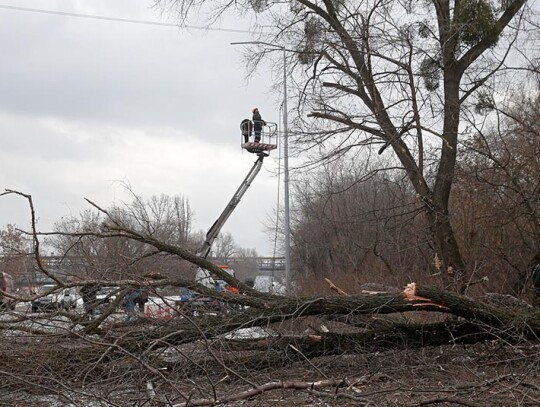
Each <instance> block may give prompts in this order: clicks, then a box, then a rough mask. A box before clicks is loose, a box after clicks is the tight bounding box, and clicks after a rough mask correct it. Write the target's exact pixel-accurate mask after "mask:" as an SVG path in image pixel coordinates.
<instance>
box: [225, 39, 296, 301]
mask: <svg viewBox="0 0 540 407" xmlns="http://www.w3.org/2000/svg"><path fill="white" fill-rule="evenodd" d="M246 44H260V45H265V46H268V47H272V48H274V49H280V50H282V51H283V167H284V168H283V173H284V174H283V178H284V189H285V194H284V195H285V197H284V199H285V205H284V206H285V289H286V291H287V294H289V293H290V292H291V221H290V215H289V133H288V117H287V114H288V110H287V54H286V51H287V50H286V49H285V47H283V46H281V45H276V44H271V43H269V42H263V41H244V42H231V45H246Z"/></svg>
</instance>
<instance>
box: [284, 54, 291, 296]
mask: <svg viewBox="0 0 540 407" xmlns="http://www.w3.org/2000/svg"><path fill="white" fill-rule="evenodd" d="M282 49H283V167H284V188H285V193H284V195H285V197H284V198H285V290H286V292H287V294H290V292H291V219H290V215H289V133H288V126H287V125H288V121H287V113H288V111H287V54H286V50H285V47H282Z"/></svg>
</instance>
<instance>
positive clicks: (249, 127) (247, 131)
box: [240, 119, 253, 143]
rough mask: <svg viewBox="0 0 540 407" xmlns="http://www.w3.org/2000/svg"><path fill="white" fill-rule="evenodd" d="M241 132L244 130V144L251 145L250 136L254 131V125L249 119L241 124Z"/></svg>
mask: <svg viewBox="0 0 540 407" xmlns="http://www.w3.org/2000/svg"><path fill="white" fill-rule="evenodd" d="M240 130H242V136H244V143H249V136H251V132H252V130H253V123H252V122H251V120H249V119H244V120H242V122H241V123H240Z"/></svg>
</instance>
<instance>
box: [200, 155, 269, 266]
mask: <svg viewBox="0 0 540 407" xmlns="http://www.w3.org/2000/svg"><path fill="white" fill-rule="evenodd" d="M266 156H267V154H265V153H260V154H258V158H257V161H255V163H254V164H253V167H251V170H250V171H249V173H248V175H247V176H246V178H245V179H244V181H242V183H241V184H240V187H239V188H238V189H237V190H236V192H235V194H234V195H233V197H232V198H231V200H230V201H229V203H228V204H227V206H226V207H225V209H224V210H223V212H222V213H221V215H220V216H219V218H217V220H216V221H215V222H214V224H213V225H212V227H211V228H210V230H209V231H208V233H207V234H206V239H205V240H204V243H203V244H202V245H201V247H200V248H199V250H198V251H197V255H198V256H200V257H204V258H206V257H208V254H209V253H210V250H211V249H212V244H213V243H214V240H215V239H216V237H217V236H218V234H219V232H220V231H221V228H222V227H223V225H224V224H225V222H227V219H229V216H231V213H232V212H233V211H234V209H235V208H236V206H237V205H238V203H239V202H240V199H242V197H243V196H244V194H245V193H246V191H247V190H248V188H249V186H250V185H251V183H252V182H253V180H254V179H255V177H256V176H257V174H258V173H259V171H260V169H261V166H262V163H263V160H264V157H266Z"/></svg>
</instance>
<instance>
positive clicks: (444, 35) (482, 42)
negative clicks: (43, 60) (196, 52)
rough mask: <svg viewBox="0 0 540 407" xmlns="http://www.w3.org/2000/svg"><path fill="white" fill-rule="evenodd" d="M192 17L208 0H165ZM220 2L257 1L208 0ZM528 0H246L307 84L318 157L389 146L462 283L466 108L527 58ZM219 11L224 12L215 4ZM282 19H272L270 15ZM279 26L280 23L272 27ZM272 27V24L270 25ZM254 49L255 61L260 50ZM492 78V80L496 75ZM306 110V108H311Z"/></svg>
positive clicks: (303, 136) (305, 141) (303, 127)
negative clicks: (455, 193)
mask: <svg viewBox="0 0 540 407" xmlns="http://www.w3.org/2000/svg"><path fill="white" fill-rule="evenodd" d="M157 3H159V4H161V5H163V6H165V7H174V8H175V10H176V12H178V14H179V15H180V16H181V17H186V16H187V15H188V14H189V12H190V11H192V10H195V9H197V11H198V12H199V11H200V9H199V8H198V7H196V6H199V5H201V4H202V2H199V1H192V0H190V1H183V0H160V1H158V2H157ZM204 3H205V5H211V6H215V8H214V9H213V10H214V11H215V13H222V12H223V11H224V10H225V9H227V8H231V7H235V8H242V7H243V6H246V3H237V2H220V1H214V2H208V1H205V2H204ZM526 5H527V1H526V0H513V1H506V0H505V1H489V0H461V1H441V0H431V1H410V0H407V1H393V0H391V1H372V0H362V1H347V0H340V1H335V0H319V1H313V0H296V1H291V2H290V7H285V6H284V4H283V2H271V1H263V2H247V6H248V7H250V8H252V9H253V10H254V12H256V13H258V20H257V23H258V24H263V25H264V27H265V31H263V34H261V36H260V38H257V40H259V41H262V42H264V43H266V44H260V45H259V46H258V47H259V49H261V50H262V53H263V54H264V53H268V52H269V51H270V50H272V48H273V49H274V50H275V48H274V47H272V46H270V47H269V46H268V45H267V44H269V43H271V44H279V45H278V46H279V47H285V48H286V51H287V54H288V57H287V62H288V67H289V68H290V69H291V71H294V74H293V75H292V76H291V77H290V78H291V81H293V84H294V85H296V86H292V88H294V89H296V91H297V92H296V96H297V101H298V105H297V108H298V117H297V120H296V122H295V125H296V129H295V130H296V131H297V132H299V136H298V137H297V141H298V143H301V146H302V148H303V149H305V148H306V147H310V146H312V147H316V149H317V152H319V153H320V155H319V159H330V160H331V159H337V158H338V157H340V156H347V154H348V153H349V154H350V153H351V151H356V150H358V149H362V150H363V151H364V154H363V155H357V157H358V158H360V159H364V160H367V159H369V157H370V155H369V153H370V152H372V151H373V149H374V148H378V150H379V153H381V154H382V153H385V154H390V152H392V156H393V158H394V159H395V165H397V166H399V167H401V170H402V171H404V172H405V173H406V174H407V177H408V179H409V181H410V183H411V185H412V187H413V188H414V190H415V192H416V194H417V198H418V204H419V205H421V206H422V208H423V210H424V214H425V216H426V218H427V222H428V224H429V227H430V230H431V238H432V241H433V246H434V250H435V253H436V254H437V257H438V258H439V260H440V261H441V263H442V267H443V269H444V270H445V272H444V273H442V275H443V277H445V279H446V281H447V282H449V281H450V278H449V277H450V276H453V277H454V278H455V281H456V282H457V286H458V287H459V286H461V287H460V288H461V289H462V288H463V286H462V283H463V281H464V279H465V274H466V272H467V267H466V266H467V265H466V264H465V262H464V259H463V256H462V254H461V251H460V247H459V245H458V242H457V240H456V237H455V236H454V231H453V228H452V216H451V213H450V211H449V199H450V194H451V190H452V185H453V182H454V174H455V168H456V160H457V155H458V147H459V141H460V139H462V138H463V136H462V133H461V131H462V127H461V120H460V118H461V114H462V112H463V111H464V109H467V108H468V106H469V105H470V104H474V103H476V102H477V101H478V99H479V98H480V97H481V95H482V91H483V90H485V89H487V90H488V91H492V90H493V87H496V86H497V84H498V83H499V81H500V80H501V76H502V75H503V74H504V72H506V71H507V70H508V69H512V68H520V67H526V66H527V64H528V62H529V61H528V60H527V57H526V53H524V52H519V51H520V49H519V48H518V50H517V51H514V50H515V47H517V46H518V45H521V44H523V43H524V42H523V40H524V39H526V38H528V37H524V39H522V36H521V35H522V34H523V36H529V35H530V34H531V31H529V30H526V29H525V28H527V27H528V28H531V29H534V28H537V27H535V26H534V19H532V22H533V24H532V25H531V24H529V23H528V20H527V16H528V14H527V13H529V12H530V10H528V9H527V8H526ZM214 17H215V14H214ZM269 21H272V24H268V22H269ZM268 27H273V29H270V28H268ZM267 30H270V32H268V31H267ZM254 53H255V50H254V52H253V53H252V54H251V58H250V61H257V60H258V59H257V58H253V55H254ZM488 85H489V86H488ZM306 115H307V118H306Z"/></svg>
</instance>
